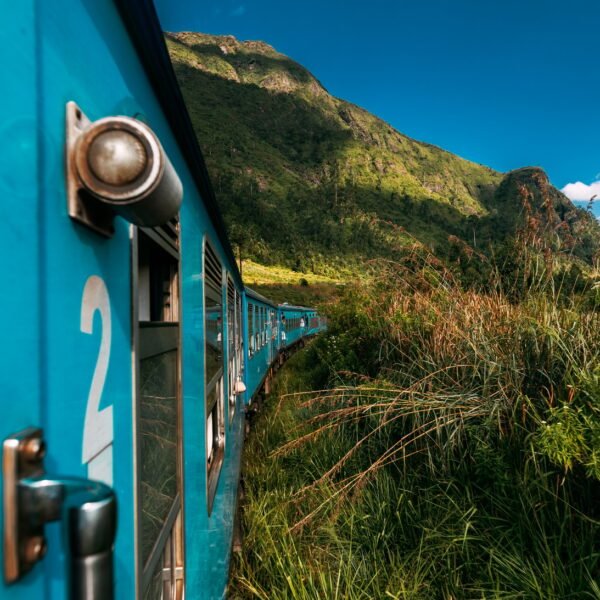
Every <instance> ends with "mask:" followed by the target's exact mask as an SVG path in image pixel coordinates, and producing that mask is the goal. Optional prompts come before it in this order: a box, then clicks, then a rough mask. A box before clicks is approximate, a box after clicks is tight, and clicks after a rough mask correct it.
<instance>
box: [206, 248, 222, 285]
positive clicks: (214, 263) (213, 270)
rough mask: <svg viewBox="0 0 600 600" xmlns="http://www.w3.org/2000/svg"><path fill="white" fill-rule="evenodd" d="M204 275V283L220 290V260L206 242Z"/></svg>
mask: <svg viewBox="0 0 600 600" xmlns="http://www.w3.org/2000/svg"><path fill="white" fill-rule="evenodd" d="M204 277H205V281H206V285H209V286H211V287H212V288H214V289H215V290H216V291H218V292H220V290H221V284H222V281H223V274H222V267H221V262H220V261H219V259H218V258H217V255H216V254H215V252H214V250H213V249H212V247H211V246H210V244H209V243H208V242H207V243H206V246H205V249H204Z"/></svg>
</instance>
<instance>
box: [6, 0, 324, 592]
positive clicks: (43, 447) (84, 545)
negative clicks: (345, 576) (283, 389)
mask: <svg viewBox="0 0 600 600" xmlns="http://www.w3.org/2000/svg"><path fill="white" fill-rule="evenodd" d="M90 7H91V4H90V2H89V0H56V2H53V3H47V2H39V1H37V0H22V1H21V2H13V3H11V4H9V5H7V6H6V7H4V11H3V17H4V18H3V21H2V23H0V38H1V41H2V44H1V46H0V48H1V49H0V55H1V57H2V64H3V66H4V72H3V75H4V79H5V82H6V83H7V85H5V86H4V88H3V94H2V96H1V97H0V107H1V108H2V113H1V114H2V119H1V121H0V130H1V132H2V138H1V139H2V142H1V143H2V146H1V147H0V159H1V160H0V192H2V197H3V198H4V202H3V203H2V207H3V213H2V216H3V219H2V221H1V223H2V224H1V225H0V227H1V233H2V235H0V248H1V250H2V252H3V254H4V256H6V257H10V258H9V260H7V261H5V269H4V276H5V278H4V284H5V288H4V289H5V290H9V291H10V293H5V294H2V297H1V300H0V308H1V309H2V311H3V314H4V315H5V316H6V317H7V318H6V319H5V339H6V340H11V343H10V345H9V346H7V349H6V350H5V352H4V353H3V355H2V359H3V360H2V361H1V362H0V364H1V367H0V369H1V371H0V373H1V381H2V391H3V396H4V398H5V401H4V402H3V404H2V409H1V411H2V412H1V419H0V423H1V428H2V439H3V440H4V442H3V448H2V452H3V469H2V480H1V493H2V496H3V505H2V507H3V508H2V519H1V527H2V536H3V544H2V550H1V555H0V558H1V562H2V565H3V573H4V578H3V582H2V584H0V599H2V600H14V599H17V598H36V599H40V600H49V599H54V600H55V599H62V598H70V599H75V598H77V599H79V600H89V599H91V598H93V599H96V600H98V599H112V598H117V599H119V600H131V599H132V598H144V599H146V598H147V599H155V598H156V599H158V598H163V599H179V598H183V595H184V592H185V597H186V598H187V599H188V600H190V599H195V598H197V599H200V598H202V599H205V598H222V597H224V595H225V593H226V586H227V579H228V569H229V561H230V553H231V545H232V536H233V528H234V516H235V512H236V499H237V489H238V484H239V477H240V458H241V450H242V445H243V441H244V432H245V420H246V412H247V407H248V406H250V405H251V404H252V403H253V402H255V401H256V398H258V397H259V396H260V394H261V390H263V389H264V388H265V387H266V386H268V385H269V383H270V378H271V375H272V372H273V369H274V368H275V367H276V366H278V365H279V364H281V362H282V361H283V360H284V359H285V356H286V355H287V353H289V351H290V350H291V349H292V348H294V347H296V346H298V345H300V344H302V343H303V341H304V340H305V339H306V338H307V337H308V336H311V335H314V334H316V333H318V332H319V331H321V330H322V329H323V328H324V327H326V322H325V320H324V319H323V317H322V316H321V315H319V314H318V313H317V311H315V310H314V309H311V308H306V307H300V306H291V305H285V304H283V305H279V304H275V303H274V302H271V301H270V300H269V299H267V298H264V297H262V296H260V295H259V294H257V293H255V292H253V291H252V290H250V289H248V288H246V287H245V286H244V282H243V281H242V278H241V276H240V273H239V271H238V269H237V266H236V263H235V259H234V256H233V253H232V250H231V247H230V244H229V241H228V239H227V235H226V230H225V227H224V225H223V221H222V218H221V215H220V212H219V209H218V206H217V204H216V201H215V197H214V193H213V190H212V186H211V183H210V180H209V176H208V173H207V170H206V166H205V163H204V160H203V157H202V154H201V152H200V149H199V146H198V142H197V140H196V138H195V135H194V132H193V130H192V127H191V124H190V119H189V116H188V114H187V112H186V108H185V105H184V103H183V100H182V97H181V93H180V91H179V88H178V87H177V82H176V79H175V75H174V73H173V69H172V67H171V63H170V60H169V56H168V53H167V51H166V48H165V45H164V39H163V35H162V31H161V27H160V23H159V21H158V19H157V17H156V13H155V11H154V7H153V4H152V2H151V1H150V0H98V1H97V2H94V3H93V10H91V9H90ZM57 15H60V18H58V17H57Z"/></svg>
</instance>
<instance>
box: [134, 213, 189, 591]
mask: <svg viewBox="0 0 600 600" xmlns="http://www.w3.org/2000/svg"><path fill="white" fill-rule="evenodd" d="M178 232H179V224H178V221H177V219H173V220H172V222H169V223H167V224H166V225H163V226H162V227H157V228H154V229H141V228H133V229H132V240H133V250H134V254H133V256H134V265H133V267H134V271H133V273H134V285H133V289H134V303H135V304H134V314H136V315H137V318H136V320H135V321H134V322H135V324H136V327H135V332H134V356H135V363H134V368H135V381H136V389H137V392H136V421H135V430H136V431H135V435H136V448H137V460H136V465H137V466H136V480H137V489H138V509H137V511H136V514H137V524H138V532H139V543H138V548H139V553H138V570H139V577H140V589H141V592H142V595H143V597H150V596H154V595H155V594H159V595H160V594H161V593H162V594H163V597H165V598H175V597H177V598H179V597H180V596H181V593H182V592H183V534H182V517H181V512H182V506H181V505H182V502H181V494H182V474H181V442H182V435H181V388H180V351H181V346H180V333H179V239H178ZM169 590H170V591H169Z"/></svg>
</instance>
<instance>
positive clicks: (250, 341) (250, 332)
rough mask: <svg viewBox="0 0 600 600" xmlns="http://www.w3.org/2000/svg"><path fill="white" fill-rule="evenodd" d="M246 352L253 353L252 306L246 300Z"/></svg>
mask: <svg viewBox="0 0 600 600" xmlns="http://www.w3.org/2000/svg"><path fill="white" fill-rule="evenodd" d="M248 353H249V354H250V356H252V355H253V354H254V306H253V304H252V303H251V302H248Z"/></svg>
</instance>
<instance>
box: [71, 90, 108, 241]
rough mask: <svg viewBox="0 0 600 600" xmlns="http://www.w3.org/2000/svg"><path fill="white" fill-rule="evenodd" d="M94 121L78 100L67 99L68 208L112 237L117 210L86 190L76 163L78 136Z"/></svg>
mask: <svg viewBox="0 0 600 600" xmlns="http://www.w3.org/2000/svg"><path fill="white" fill-rule="evenodd" d="M91 124H92V123H91V121H90V120H89V119H88V118H87V117H86V116H85V114H84V113H83V111H82V110H81V109H80V108H79V106H77V104H75V102H67V123H66V125H67V127H66V128H67V131H66V140H67V145H66V169H67V210H68V212H69V216H70V217H71V218H72V219H73V220H75V221H78V222H79V223H81V224H82V225H85V226H86V227H89V228H90V229H93V230H94V231H95V232H97V233H99V234H101V235H103V236H105V237H112V235H113V234H114V232H115V227H114V223H113V222H114V218H115V217H114V212H113V211H112V210H111V208H110V207H108V206H106V205H105V204H102V202H100V201H99V200H97V199H96V198H94V197H93V196H92V195H91V194H90V193H89V192H87V191H86V190H85V187H84V186H83V184H82V182H81V179H80V178H79V175H78V174H77V167H76V166H75V160H74V157H75V145H76V143H77V139H78V138H79V136H80V135H81V134H82V133H83V132H84V131H85V130H86V129H87V128H88V127H90V125H91Z"/></svg>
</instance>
